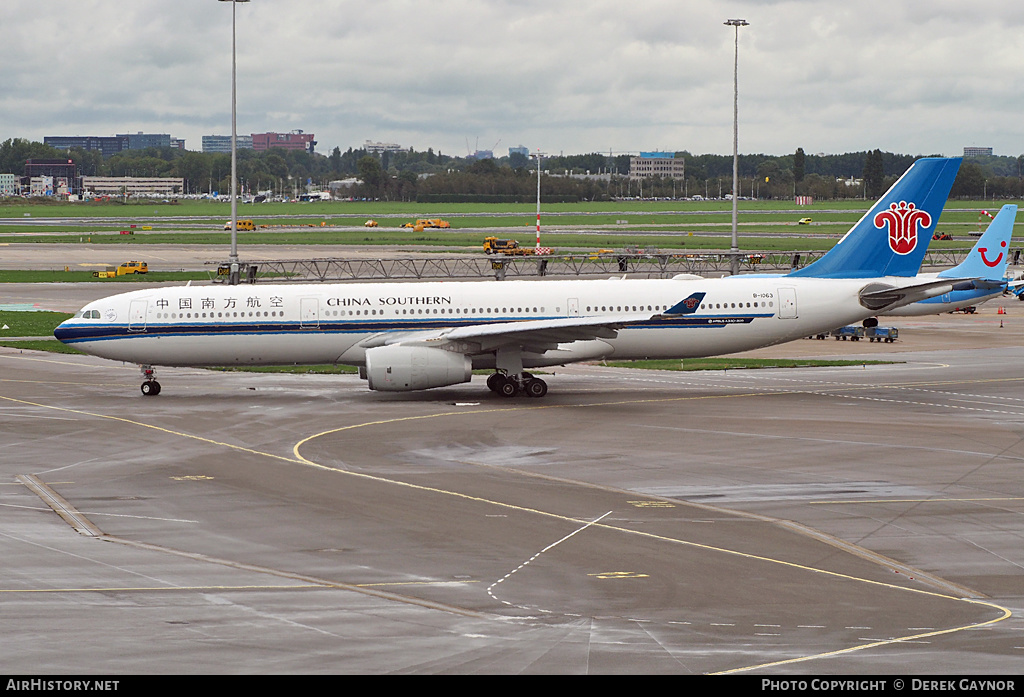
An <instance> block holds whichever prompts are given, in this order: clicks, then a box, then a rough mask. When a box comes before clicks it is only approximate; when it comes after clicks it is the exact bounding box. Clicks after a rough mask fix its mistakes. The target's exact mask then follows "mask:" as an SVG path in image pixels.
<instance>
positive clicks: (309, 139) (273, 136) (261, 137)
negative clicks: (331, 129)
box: [252, 129, 316, 153]
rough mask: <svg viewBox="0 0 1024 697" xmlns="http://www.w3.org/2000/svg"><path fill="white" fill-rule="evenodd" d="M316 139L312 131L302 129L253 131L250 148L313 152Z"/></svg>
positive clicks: (258, 150)
mask: <svg viewBox="0 0 1024 697" xmlns="http://www.w3.org/2000/svg"><path fill="white" fill-rule="evenodd" d="M315 147H316V141H315V140H313V134H312V133H303V132H302V129H296V130H294V131H291V132H290V133H253V134H252V149H253V150H255V151H256V152H262V151H264V150H271V149H273V148H282V149H284V150H305V151H306V152H309V153H311V152H313V148H315Z"/></svg>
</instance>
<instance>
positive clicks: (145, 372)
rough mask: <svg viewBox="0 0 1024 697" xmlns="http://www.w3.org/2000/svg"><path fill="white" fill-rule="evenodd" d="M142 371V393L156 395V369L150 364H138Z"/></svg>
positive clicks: (157, 383) (158, 387)
mask: <svg viewBox="0 0 1024 697" xmlns="http://www.w3.org/2000/svg"><path fill="white" fill-rule="evenodd" d="M139 370H141V371H142V394H144V395H145V396H147V397H156V396H157V395H158V394H160V383H159V382H157V381H156V371H155V370H153V366H151V365H140V366H139Z"/></svg>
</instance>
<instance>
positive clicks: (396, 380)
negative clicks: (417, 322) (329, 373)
mask: <svg viewBox="0 0 1024 697" xmlns="http://www.w3.org/2000/svg"><path fill="white" fill-rule="evenodd" d="M472 377H473V362H472V361H471V360H470V359H469V357H468V356H466V355H463V354H461V353H452V352H451V351H445V350H444V349H438V348H429V347H427V346H378V347H377V348H372V349H368V350H367V351H366V378H367V380H369V384H370V389H371V390H378V391H381V392H407V391H409V390H425V389H427V388H430V387H444V386H445V385H456V384H458V383H460V382H469V381H470V379H471V378H472Z"/></svg>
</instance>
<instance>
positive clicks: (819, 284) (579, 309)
mask: <svg viewBox="0 0 1024 697" xmlns="http://www.w3.org/2000/svg"><path fill="white" fill-rule="evenodd" d="M960 160H961V158H923V159H920V160H917V161H916V162H915V163H914V164H913V165H911V167H910V168H909V169H908V170H907V171H906V172H905V173H904V174H903V176H902V177H900V179H899V180H898V181H897V182H896V183H895V184H893V186H892V187H891V188H890V189H889V191H888V192H886V193H885V195H883V196H882V198H880V199H879V200H878V201H877V202H876V203H875V204H874V206H873V207H872V208H871V210H869V211H868V212H867V213H866V214H865V215H864V216H863V217H862V218H861V219H860V220H859V221H858V222H857V223H856V224H855V225H854V226H853V227H852V228H851V229H850V231H849V232H848V233H847V234H846V235H845V236H844V237H843V238H842V239H841V240H840V241H839V242H838V243H837V244H836V245H835V247H833V249H831V250H830V251H829V252H828V253H827V254H825V255H824V256H822V257H821V258H819V259H818V260H817V261H815V262H814V263H813V264H810V265H808V266H806V267H804V268H802V269H799V270H797V271H794V272H792V273H790V274H788V275H786V276H781V277H777V278H763V277H761V278H759V277H750V278H744V277H743V276H737V277H731V278H712V279H707V278H701V277H698V276H692V275H687V274H683V275H679V276H675V277H673V278H668V279H625V278H620V279H605V280H586V281H580V280H568V281H564V280H524V281H502V282H495V281H487V282H424V283H328V284H299V285H290V284H256V285H241V286H239V285H235V286H230V285H221V286H198V285H197V286H192V285H186V286H175V287H164V288H154V289H146V290H137V291H132V292H128V293H122V294H119V295H114V296H111V297H108V298H103V299H101V300H96V301H94V302H91V303H89V304H87V305H86V306H85V307H84V308H83V309H82V310H81V311H79V312H78V313H76V314H75V316H74V317H72V318H70V319H68V320H66V321H65V322H63V323H62V324H61V325H60V326H58V327H57V329H56V330H55V331H54V335H55V336H56V337H57V339H59V340H60V341H62V342H64V343H65V344H68V345H71V346H74V347H76V348H78V349H80V350H82V351H83V352H85V353H89V354H92V355H96V356H101V357H103V358H108V359H112V360H118V361H126V362H131V363H137V364H139V365H140V368H141V370H142V378H143V382H142V386H141V389H142V393H143V394H144V395H147V396H153V395H157V394H159V393H160V390H161V388H160V383H159V382H157V380H156V374H155V369H154V366H157V365H160V366H237V365H259V364H262V365H288V364H318V363H340V364H347V365H354V366H358V367H359V371H360V376H361V377H364V378H366V380H367V383H368V387H369V388H370V389H371V390H377V391H385V392H392V391H395V392H403V391H410V390H421V389H428V388H433V387H443V386H448V385H456V384H460V383H465V382H469V381H470V379H471V375H472V370H473V369H490V370H493V371H494V372H493V374H491V375H490V376H489V377H488V379H487V386H488V388H489V389H491V390H492V391H493V392H496V393H498V394H501V395H504V396H506V397H513V396H515V395H517V394H525V395H527V396H529V397H543V396H544V395H545V394H546V393H547V391H548V387H547V384H546V383H545V381H544V380H543V379H541V378H539V377H535V376H533V375H531V374H530V373H528V372H526V368H540V367H545V366H555V365H564V364H566V363H572V362H576V361H586V360H595V359H607V358H614V359H616V360H630V359H644V358H673V359H685V358H697V357H706V356H716V355H721V354H726V353H735V352H738V351H746V350H750V349H755V348H760V347H763V346H770V345H774V344H779V343H783V342H786V341H792V340H794V339H798V338H802V337H805V336H809V335H812V334H815V333H818V332H822V331H828V330H830V329H832V328H834V327H836V326H841V325H844V324H850V323H853V322H859V321H861V320H863V319H865V318H867V317H872V316H875V315H877V314H878V313H879V312H883V311H886V310H889V309H892V308H895V307H899V306H902V305H906V304H909V303H912V302H916V301H918V300H922V299H925V298H929V297H934V296H936V295H940V294H942V293H944V292H948V291H950V290H952V288H953V285H954V284H955V283H956V282H957V280H958V279H949V278H941V279H925V280H920V279H917V278H916V277H915V275H916V274H917V271H918V269H919V268H920V266H921V261H922V259H923V258H924V253H925V251H926V249H927V246H928V242H929V241H930V239H931V235H932V232H933V230H934V228H935V225H936V223H937V222H938V219H939V216H940V215H941V213H942V208H943V206H944V204H945V202H946V199H947V198H948V196H949V191H950V189H951V187H952V185H953V180H954V178H955V177H956V173H957V170H958V169H959V167H960Z"/></svg>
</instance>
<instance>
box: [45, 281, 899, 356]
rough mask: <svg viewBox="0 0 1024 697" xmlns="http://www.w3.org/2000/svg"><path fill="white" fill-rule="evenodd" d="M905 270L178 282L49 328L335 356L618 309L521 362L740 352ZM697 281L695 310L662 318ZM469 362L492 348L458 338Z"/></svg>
mask: <svg viewBox="0 0 1024 697" xmlns="http://www.w3.org/2000/svg"><path fill="white" fill-rule="evenodd" d="M877 281H883V282H887V283H891V284H892V285H903V284H905V283H907V282H908V279H903V278H885V279H826V280H823V279H816V278H788V277H776V278H772V277H752V278H750V279H744V278H743V277H734V278H730V279H693V278H687V279H660V280H655V279H636V280H632V279H629V280H627V279H612V280H598V281H576V280H573V281H506V282H501V283H499V282H493V281H488V282H430V283H351V284H315V285H312V284H303V285H290V284H279V285H277V284H257V285H239V286H226V285H212V286H211V285H205V286H198V285H197V286H178V287H164V288H154V289H152V290H139V291H134V292H130V293H124V294H121V295H115V296H111V297H109V298H104V299H102V300H97V301H95V302H93V303H90V304H89V305H87V306H86V307H85V308H83V310H82V311H81V312H79V313H78V314H77V315H76V316H75V317H74V318H73V319H70V320H68V321H66V322H64V323H63V324H62V325H61V326H60V327H59V328H58V330H57V332H56V335H57V337H58V338H59V339H61V340H62V341H64V342H65V343H69V344H71V345H73V346H76V347H77V348H80V349H81V350H83V351H85V352H87V353H91V354H95V355H98V356H102V357H105V358H111V359H115V360H121V361H130V362H134V363H140V364H149V365H168V366H204V365H243V364H244V365H248V364H268V365H269V364H318V363H343V364H350V365H363V364H364V363H365V351H366V349H367V348H368V347H371V346H378V345H382V344H383V343H386V342H390V341H394V340H396V338H398V340H401V341H405V340H413V339H415V337H416V335H419V334H422V335H423V336H424V337H425V338H430V337H434V336H437V335H441V334H443V333H444V332H445V331H446V330H448V329H451V328H458V327H479V326H481V325H494V324H497V323H501V324H507V325H509V326H511V323H515V322H520V321H527V320H550V319H556V318H573V317H596V318H599V317H602V316H608V317H615V318H622V317H623V316H628V317H629V318H635V321H634V320H633V319H629V320H628V323H625V324H623V325H622V326H621V328H619V329H618V330H617V336H615V337H614V338H600V339H593V338H591V339H587V340H582V341H572V342H563V343H560V344H559V345H558V347H557V349H549V350H547V351H546V352H540V351H534V352H532V353H531V352H530V351H529V349H528V348H525V347H524V353H523V364H524V365H525V366H527V367H537V366H543V365H558V364H563V363H568V362H572V361H577V360H586V359H593V358H612V357H614V358H616V359H638V358H690V357H700V356H711V355H719V354H725V353H733V352H736V351H745V350H748V349H754V348H758V347H761V346H767V345H771V344H778V343H782V342H785V341H790V340H793V339H797V338H801V337H805V336H808V335H811V334H815V333H819V332H824V331H828V330H830V329H833V328H835V327H838V326H843V325H845V324H850V323H853V322H858V321H860V320H862V319H864V318H866V317H869V316H872V315H873V314H874V313H873V312H872V311H871V310H868V309H866V308H864V307H863V306H862V305H861V304H860V303H859V302H858V292H859V291H860V290H861V289H862V288H863V287H864V286H865V285H867V284H868V283H870V282H877ZM697 292H703V293H705V294H706V295H705V297H704V298H703V300H702V302H701V304H700V307H699V308H698V309H697V310H696V311H694V312H693V313H692V314H686V315H683V316H678V317H676V316H673V317H658V316H657V315H658V313H659V312H663V311H665V310H667V309H668V308H670V307H672V306H674V305H675V304H676V303H678V302H680V301H681V300H682V299H684V298H687V296H689V295H691V294H692V293H697ZM466 353H467V355H469V356H470V357H471V359H472V361H473V366H474V367H479V368H482V367H492V366H493V365H494V353H493V351H487V350H484V351H480V352H478V353H474V352H473V350H472V347H470V348H469V349H467V350H466Z"/></svg>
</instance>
